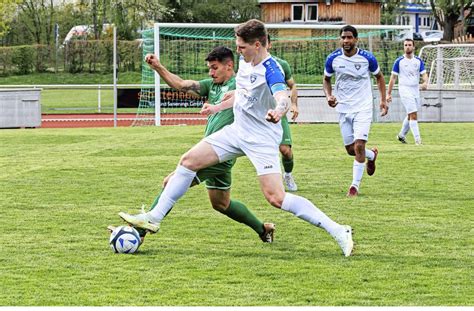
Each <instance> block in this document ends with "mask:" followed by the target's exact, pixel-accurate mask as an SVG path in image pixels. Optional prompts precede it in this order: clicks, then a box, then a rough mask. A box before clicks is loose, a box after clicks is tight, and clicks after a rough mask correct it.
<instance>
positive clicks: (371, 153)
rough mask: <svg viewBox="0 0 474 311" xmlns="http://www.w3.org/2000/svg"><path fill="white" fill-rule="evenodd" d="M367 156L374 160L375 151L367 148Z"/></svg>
mask: <svg viewBox="0 0 474 311" xmlns="http://www.w3.org/2000/svg"><path fill="white" fill-rule="evenodd" d="M365 157H366V158H367V159H369V160H370V161H372V160H373V159H374V158H375V152H373V151H372V150H370V149H365Z"/></svg>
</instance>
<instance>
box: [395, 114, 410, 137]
mask: <svg viewBox="0 0 474 311" xmlns="http://www.w3.org/2000/svg"><path fill="white" fill-rule="evenodd" d="M409 130H410V123H409V122H408V116H407V117H405V119H403V124H402V129H401V130H400V133H399V134H398V136H400V137H402V138H405V136H407V134H408V131H409Z"/></svg>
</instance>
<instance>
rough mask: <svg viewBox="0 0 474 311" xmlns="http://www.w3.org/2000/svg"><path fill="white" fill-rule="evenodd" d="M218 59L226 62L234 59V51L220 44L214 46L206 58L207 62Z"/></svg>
mask: <svg viewBox="0 0 474 311" xmlns="http://www.w3.org/2000/svg"><path fill="white" fill-rule="evenodd" d="M215 60H216V61H218V62H220V63H225V62H227V61H229V60H231V61H234V52H232V50H231V49H229V48H227V47H225V46H218V47H216V48H214V49H213V50H212V51H211V52H210V53H209V54H207V57H206V59H205V61H206V62H212V61H215Z"/></svg>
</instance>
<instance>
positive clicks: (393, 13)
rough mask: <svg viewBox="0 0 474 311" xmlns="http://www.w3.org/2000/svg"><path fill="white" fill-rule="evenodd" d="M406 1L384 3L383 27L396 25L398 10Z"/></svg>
mask: <svg viewBox="0 0 474 311" xmlns="http://www.w3.org/2000/svg"><path fill="white" fill-rule="evenodd" d="M402 2H404V0H390V1H387V0H386V1H384V2H383V4H382V16H381V23H382V24H383V25H394V24H395V23H396V18H397V14H398V8H399V7H400V4H401V3H402Z"/></svg>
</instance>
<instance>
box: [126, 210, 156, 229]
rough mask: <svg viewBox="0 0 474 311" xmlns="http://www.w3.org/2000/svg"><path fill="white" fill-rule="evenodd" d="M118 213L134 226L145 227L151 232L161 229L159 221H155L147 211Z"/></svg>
mask: <svg viewBox="0 0 474 311" xmlns="http://www.w3.org/2000/svg"><path fill="white" fill-rule="evenodd" d="M118 215H119V216H120V218H122V219H123V220H125V222H127V223H128V224H130V225H131V226H132V227H135V228H139V229H144V230H147V231H149V232H151V233H157V232H158V231H159V230H160V224H159V223H157V222H153V221H152V220H151V219H150V217H149V216H148V214H146V213H140V214H137V215H130V214H127V213H124V212H120V213H119V214H118Z"/></svg>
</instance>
